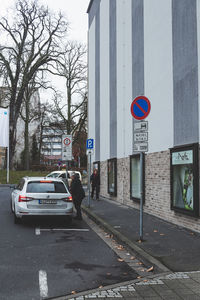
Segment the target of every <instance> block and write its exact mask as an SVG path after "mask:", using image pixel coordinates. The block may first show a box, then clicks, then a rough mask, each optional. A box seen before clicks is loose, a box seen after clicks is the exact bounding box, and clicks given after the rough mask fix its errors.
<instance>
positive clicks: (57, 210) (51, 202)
mask: <svg viewBox="0 0 200 300" xmlns="http://www.w3.org/2000/svg"><path fill="white" fill-rule="evenodd" d="M11 210H12V212H13V213H14V221H15V223H20V221H21V220H22V218H23V216H57V215H59V216H67V218H68V221H71V219H72V215H73V202H72V196H71V194H70V193H69V191H68V189H67V186H66V184H65V183H64V182H63V181H62V180H61V179H57V178H51V179H50V178H46V177H23V178H22V179H21V181H20V183H19V184H18V186H17V187H16V188H15V189H14V190H13V192H12V194H11Z"/></svg>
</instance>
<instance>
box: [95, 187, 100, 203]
mask: <svg viewBox="0 0 200 300" xmlns="http://www.w3.org/2000/svg"><path fill="white" fill-rule="evenodd" d="M99 191H100V186H99V185H97V186H96V199H97V200H99Z"/></svg>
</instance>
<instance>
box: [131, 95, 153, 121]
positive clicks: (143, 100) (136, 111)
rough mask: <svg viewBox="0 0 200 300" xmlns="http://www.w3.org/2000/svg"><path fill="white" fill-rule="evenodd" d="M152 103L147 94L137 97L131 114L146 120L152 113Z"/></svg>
mask: <svg viewBox="0 0 200 300" xmlns="http://www.w3.org/2000/svg"><path fill="white" fill-rule="evenodd" d="M150 110H151V103H150V101H149V99H148V98H147V97H145V96H138V97H136V98H135V99H134V100H133V102H132V104H131V114H132V116H133V118H135V119H136V120H144V119H145V118H146V117H147V116H148V115H149V113H150Z"/></svg>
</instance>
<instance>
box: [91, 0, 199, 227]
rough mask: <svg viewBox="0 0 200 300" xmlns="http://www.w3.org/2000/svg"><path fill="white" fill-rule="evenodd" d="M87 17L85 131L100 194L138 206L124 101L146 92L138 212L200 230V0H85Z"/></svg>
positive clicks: (135, 165) (129, 124)
mask: <svg viewBox="0 0 200 300" xmlns="http://www.w3.org/2000/svg"><path fill="white" fill-rule="evenodd" d="M88 16H89V32H88V44H89V46H88V48H89V54H88V60H89V72H88V74H89V104H88V127H89V133H88V137H89V138H93V139H94V141H95V150H94V154H93V156H92V161H93V163H94V165H97V166H98V167H99V169H100V175H101V188H100V194H101V196H103V197H106V198H110V199H113V200H114V201H118V202H121V203H124V204H127V205H129V206H132V207H135V208H137V209H139V198H140V192H141V191H140V172H141V170H140V168H139V160H140V158H139V154H138V153H136V152H134V151H133V148H134V141H133V136H134V133H135V129H134V128H135V125H134V124H135V122H136V121H135V120H134V119H133V117H132V115H131V112H130V107H131V103H132V101H133V99H134V98H135V97H137V96H139V95H144V96H146V97H148V99H149V100H150V102H151V112H150V114H149V116H148V117H147V119H146V120H147V121H148V151H147V152H146V153H145V157H144V160H145V165H144V170H143V172H144V195H145V204H144V211H145V212H147V213H149V214H152V215H155V216H157V217H160V218H162V219H164V220H167V221H170V222H172V223H174V224H177V225H181V226H183V227H187V228H190V229H193V230H196V231H199V232H200V209H199V207H200V205H199V202H200V199H199V135H200V130H199V126H200V114H199V107H200V97H199V89H200V74H199V72H200V63H199V62H200V0H165V1H161V0H91V1H90V4H89V7H88Z"/></svg>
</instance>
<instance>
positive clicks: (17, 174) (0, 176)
mask: <svg viewBox="0 0 200 300" xmlns="http://www.w3.org/2000/svg"><path fill="white" fill-rule="evenodd" d="M48 173H49V172H48V171H10V176H9V183H10V184H17V183H19V181H20V179H21V178H22V177H24V176H30V177H38V176H39V177H41V176H42V177H44V176H46V175H47V174H48ZM5 183H7V172H6V170H0V184H5Z"/></svg>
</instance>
